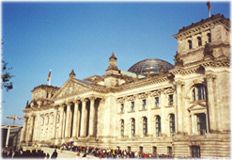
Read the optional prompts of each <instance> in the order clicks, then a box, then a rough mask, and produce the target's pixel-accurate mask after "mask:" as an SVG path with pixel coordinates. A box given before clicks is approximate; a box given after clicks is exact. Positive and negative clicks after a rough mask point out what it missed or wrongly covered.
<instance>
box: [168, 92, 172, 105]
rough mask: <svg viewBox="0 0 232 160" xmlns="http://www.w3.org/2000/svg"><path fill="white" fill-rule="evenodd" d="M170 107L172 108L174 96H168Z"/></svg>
mask: <svg viewBox="0 0 232 160" xmlns="http://www.w3.org/2000/svg"><path fill="white" fill-rule="evenodd" d="M168 105H169V106H172V105H173V94H169V95H168Z"/></svg>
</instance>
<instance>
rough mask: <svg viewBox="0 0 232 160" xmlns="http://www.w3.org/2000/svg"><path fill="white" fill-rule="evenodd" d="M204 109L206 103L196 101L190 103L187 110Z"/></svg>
mask: <svg viewBox="0 0 232 160" xmlns="http://www.w3.org/2000/svg"><path fill="white" fill-rule="evenodd" d="M205 109H206V105H205V104H201V103H197V104H193V105H191V106H190V107H189V108H188V110H189V111H194V110H205Z"/></svg>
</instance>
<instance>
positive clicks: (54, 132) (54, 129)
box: [53, 108, 58, 138]
mask: <svg viewBox="0 0 232 160" xmlns="http://www.w3.org/2000/svg"><path fill="white" fill-rule="evenodd" d="M57 110H58V109H57V108H55V111H54V124H53V127H54V128H53V138H57V137H56V119H57V112H58V111H57Z"/></svg>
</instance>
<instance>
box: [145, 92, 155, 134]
mask: <svg viewBox="0 0 232 160" xmlns="http://www.w3.org/2000/svg"><path fill="white" fill-rule="evenodd" d="M153 99H154V97H151V96H148V97H147V110H148V114H147V129H148V130H147V131H148V132H147V134H148V136H152V134H153V130H152V127H153V126H154V123H152V120H153V118H152V116H154V114H153V112H152V110H151V108H152V105H153V103H152V102H153Z"/></svg>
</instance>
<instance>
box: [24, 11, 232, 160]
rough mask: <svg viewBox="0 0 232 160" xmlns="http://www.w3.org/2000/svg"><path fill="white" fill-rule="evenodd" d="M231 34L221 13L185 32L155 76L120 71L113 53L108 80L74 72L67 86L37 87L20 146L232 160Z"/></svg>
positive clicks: (184, 29)
mask: <svg viewBox="0 0 232 160" xmlns="http://www.w3.org/2000/svg"><path fill="white" fill-rule="evenodd" d="M229 36H230V21H229V20H228V19H226V18H224V16H223V15H219V14H217V15H214V16H212V17H210V18H207V19H204V20H201V21H200V22H197V23H193V24H191V25H190V26H187V27H183V28H182V29H180V30H179V32H178V33H177V34H176V35H175V37H176V39H177V42H178V51H177V53H176V55H175V65H174V66H173V67H172V68H170V67H169V68H168V70H167V69H165V68H163V67H160V68H157V66H161V65H160V64H159V62H158V61H155V62H157V64H155V65H154V66H153V67H156V68H154V69H156V72H155V73H156V74H148V73H149V72H146V75H143V74H142V73H141V75H138V74H135V73H132V72H133V71H132V72H128V71H121V70H120V69H119V68H118V66H117V58H116V56H115V55H114V54H112V56H111V57H110V58H109V66H108V68H107V70H106V73H105V75H103V76H91V77H88V78H86V79H84V80H78V79H76V78H75V73H74V71H72V72H71V73H70V74H69V79H68V80H67V81H66V82H65V84H64V85H63V86H61V87H54V86H48V85H40V86H38V87H36V88H34V89H33V90H32V100H31V102H30V103H28V104H27V105H26V107H25V109H24V113H25V117H24V118H25V121H24V127H23V134H22V137H21V142H22V144H24V145H33V144H53V145H60V144H62V143H64V142H68V141H74V144H75V145H82V146H97V147H104V148H106V147H110V148H117V147H118V146H119V147H120V148H121V149H130V150H132V151H138V150H140V151H144V152H149V153H153V152H156V153H158V154H171V155H173V156H174V157H229V156H230V109H229V88H230V86H229V75H230V68H229V67H230V40H229ZM146 62H148V61H143V65H144V64H146ZM140 64H141V63H140ZM137 67H140V66H139V64H138V66H136V67H135V68H137ZM141 67H143V66H141ZM157 69H158V70H159V73H158V74H157ZM151 73H153V72H151Z"/></svg>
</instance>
